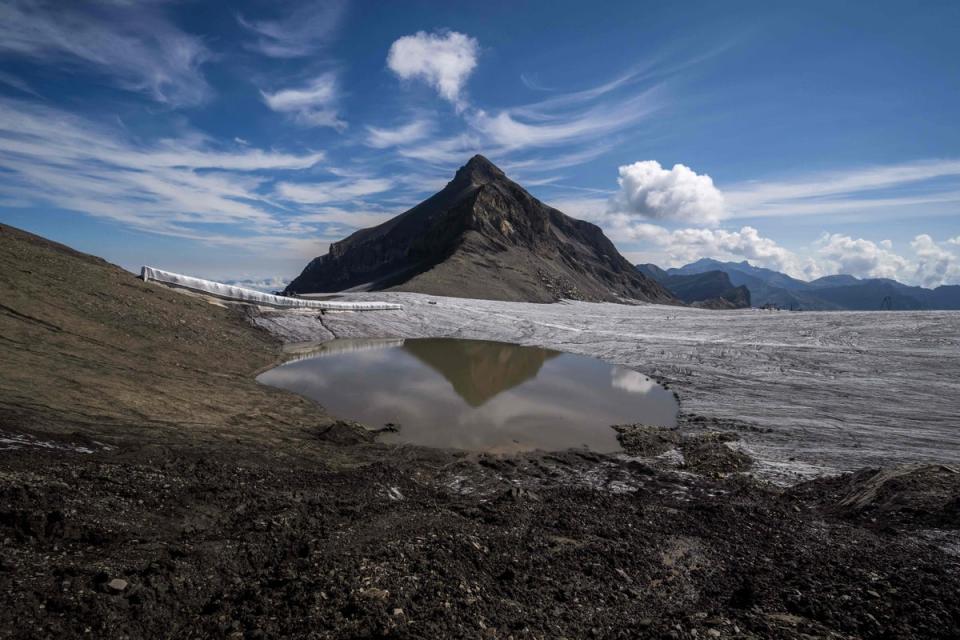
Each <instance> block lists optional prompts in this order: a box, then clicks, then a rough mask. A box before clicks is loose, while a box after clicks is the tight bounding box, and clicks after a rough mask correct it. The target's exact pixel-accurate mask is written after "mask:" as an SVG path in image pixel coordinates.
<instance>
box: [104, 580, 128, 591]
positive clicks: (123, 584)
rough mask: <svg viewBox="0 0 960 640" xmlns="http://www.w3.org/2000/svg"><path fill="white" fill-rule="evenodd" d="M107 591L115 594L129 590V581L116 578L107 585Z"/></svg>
mask: <svg viewBox="0 0 960 640" xmlns="http://www.w3.org/2000/svg"><path fill="white" fill-rule="evenodd" d="M107 589H109V590H110V591H112V592H114V593H121V592H123V591H126V589H127V581H126V580H124V579H122V578H114V579H113V580H111V581H110V582H108V583H107Z"/></svg>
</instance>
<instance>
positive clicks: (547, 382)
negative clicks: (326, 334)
mask: <svg viewBox="0 0 960 640" xmlns="http://www.w3.org/2000/svg"><path fill="white" fill-rule="evenodd" d="M257 379H258V380H259V381H260V382H262V383H264V384H267V385H271V386H274V387H280V388H281V389H287V390H289V391H293V392H296V393H299V394H301V395H304V396H306V397H308V398H311V399H313V400H316V401H317V402H319V403H320V404H322V405H323V406H324V407H326V408H327V409H328V410H329V411H330V412H331V413H332V414H333V415H336V416H338V417H341V418H348V419H351V420H356V421H358V422H361V423H363V424H365V425H367V426H369V427H371V428H379V427H382V426H384V425H388V424H392V425H397V426H399V430H398V431H396V432H384V433H383V435H382V436H381V440H382V441H383V442H397V443H399V442H405V443H411V444H418V445H424V446H429V447H441V448H452V449H465V450H470V451H487V452H494V453H516V452H520V451H529V450H534V449H539V450H544V451H559V450H562V449H569V448H587V449H590V450H592V451H597V452H604V453H607V452H612V451H617V450H619V449H620V445H619V443H618V442H617V439H616V433H615V432H614V430H613V429H611V428H610V425H613V424H623V423H632V422H642V423H644V424H648V425H658V426H668V427H669V426H674V424H675V422H676V415H677V402H676V400H675V399H674V397H673V394H672V393H670V392H669V391H667V390H666V389H664V388H663V387H662V386H660V385H659V384H657V383H656V382H655V381H653V380H651V379H650V378H648V377H646V376H644V375H642V374H640V373H637V372H636V371H633V370H631V369H627V368H624V367H618V366H613V365H609V364H606V363H605V362H602V361H600V360H596V359H594V358H588V357H585V356H577V355H573V354H569V353H561V352H559V351H552V350H550V349H541V348H538V347H523V346H519V345H514V344H505V343H502V342H487V341H481V340H457V339H449V338H424V339H407V340H392V339H387V340H384V339H370V340H347V339H341V340H333V341H331V342H327V343H324V344H323V345H321V346H320V347H319V348H318V349H317V350H315V351H312V352H310V353H309V354H307V355H305V356H302V357H300V358H299V359H297V360H295V361H292V362H287V363H285V364H283V365H281V366H279V367H276V368H274V369H271V370H269V371H267V372H265V373H262V374H261V375H260V376H259V377H258V378H257Z"/></svg>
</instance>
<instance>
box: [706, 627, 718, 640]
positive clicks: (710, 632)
mask: <svg viewBox="0 0 960 640" xmlns="http://www.w3.org/2000/svg"><path fill="white" fill-rule="evenodd" d="M707 635H708V636H710V637H711V638H719V637H720V632H719V631H717V630H716V629H707Z"/></svg>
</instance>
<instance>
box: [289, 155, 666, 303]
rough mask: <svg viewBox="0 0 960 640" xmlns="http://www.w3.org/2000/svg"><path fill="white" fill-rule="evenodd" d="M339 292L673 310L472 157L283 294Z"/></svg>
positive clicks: (568, 221) (616, 260)
mask: <svg viewBox="0 0 960 640" xmlns="http://www.w3.org/2000/svg"><path fill="white" fill-rule="evenodd" d="M347 289H356V290H368V291H380V290H395V291H414V292H419V293H428V294H434V295H443V296H455V297H465V298H484V299H490V300H513V301H524V302H553V301H556V300H560V299H574V300H588V301H608V302H618V301H623V300H639V301H648V302H664V303H676V302H677V301H676V300H675V298H674V297H673V296H672V295H671V294H670V293H669V292H668V291H667V290H666V289H665V288H664V287H663V286H661V285H660V284H658V283H657V282H655V281H654V280H653V279H651V278H649V277H647V276H645V275H644V274H642V273H639V272H638V271H637V270H636V269H634V268H633V266H632V265H631V264H630V263H629V262H628V261H627V259H626V258H624V257H623V256H622V255H620V253H619V252H618V251H617V249H616V247H614V245H613V243H612V242H610V240H609V239H608V238H607V237H606V236H605V235H604V234H603V231H601V230H600V227H598V226H596V225H594V224H591V223H589V222H585V221H582V220H576V219H574V218H571V217H569V216H567V215H565V214H563V213H561V212H560V211H557V210H556V209H554V208H552V207H549V206H547V205H545V204H544V203H542V202H540V201H539V200H537V199H536V198H534V197H533V196H531V195H530V194H529V193H527V191H526V190H524V189H523V188H522V187H521V186H520V185H518V184H517V183H515V182H513V181H512V180H510V179H509V178H508V177H507V176H506V175H505V174H504V173H503V171H501V170H500V169H499V168H497V167H496V166H494V165H493V163H491V162H490V161H489V160H487V159H486V158H484V157H483V156H479V155H477V156H474V157H473V158H471V159H470V161H469V162H468V163H467V164H466V165H465V166H463V167H461V168H460V170H459V171H457V173H456V175H455V176H454V178H453V180H452V181H450V183H448V184H447V186H446V187H444V189H443V190H442V191H440V192H439V193H437V194H435V195H434V196H432V197H430V198H428V199H427V200H425V201H423V202H422V203H420V204H419V205H417V206H416V207H414V208H413V209H410V210H409V211H407V212H406V213H403V214H401V215H399V216H397V217H395V218H393V219H391V220H388V221H387V222H384V223H383V224H381V225H378V226H376V227H372V228H369V229H362V230H360V231H357V232H356V233H354V234H352V235H351V236H349V237H347V238H346V239H344V240H341V241H340V242H335V243H333V244H332V245H330V251H329V253H327V254H326V255H323V256H320V257H319V258H316V259H314V260H313V261H311V262H310V264H308V265H307V267H306V268H305V269H304V270H303V273H301V274H300V276H299V277H297V278H296V279H294V281H293V282H291V283H290V285H289V286H288V287H287V289H286V293H288V294H303V293H319V292H331V291H342V290H347Z"/></svg>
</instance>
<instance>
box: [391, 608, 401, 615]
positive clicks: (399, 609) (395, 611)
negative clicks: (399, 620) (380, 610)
mask: <svg viewBox="0 0 960 640" xmlns="http://www.w3.org/2000/svg"><path fill="white" fill-rule="evenodd" d="M393 615H395V616H402V615H403V609H401V608H400V607H397V608H396V609H394V610H393Z"/></svg>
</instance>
